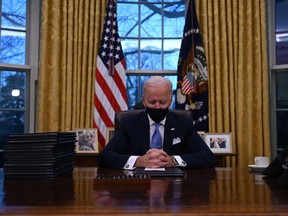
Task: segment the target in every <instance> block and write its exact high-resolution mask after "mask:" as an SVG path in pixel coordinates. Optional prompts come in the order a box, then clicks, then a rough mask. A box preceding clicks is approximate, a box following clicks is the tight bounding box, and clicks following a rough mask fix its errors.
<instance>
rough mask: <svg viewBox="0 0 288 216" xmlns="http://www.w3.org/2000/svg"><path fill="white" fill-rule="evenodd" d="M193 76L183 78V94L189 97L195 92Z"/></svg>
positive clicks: (188, 74) (187, 75)
mask: <svg viewBox="0 0 288 216" xmlns="http://www.w3.org/2000/svg"><path fill="white" fill-rule="evenodd" d="M193 90H194V89H193V76H192V75H191V73H187V74H186V76H185V77H184V78H183V83H182V89H181V91H182V94H183V95H187V94H191V93H192V92H193Z"/></svg>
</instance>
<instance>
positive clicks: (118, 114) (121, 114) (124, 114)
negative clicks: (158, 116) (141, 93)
mask: <svg viewBox="0 0 288 216" xmlns="http://www.w3.org/2000/svg"><path fill="white" fill-rule="evenodd" d="M142 111H144V109H135V110H126V111H120V112H116V113H115V118H114V131H115V132H116V131H117V130H118V129H119V128H120V125H121V119H122V118H125V117H127V116H131V115H136V114H138V113H140V112H142ZM170 111H171V112H175V113H177V114H180V115H183V116H187V117H192V113H191V112H190V111H186V110H170Z"/></svg>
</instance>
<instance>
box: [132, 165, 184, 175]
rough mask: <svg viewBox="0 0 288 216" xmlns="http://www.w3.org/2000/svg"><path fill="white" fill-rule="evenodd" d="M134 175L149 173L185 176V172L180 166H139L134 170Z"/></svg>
mask: <svg viewBox="0 0 288 216" xmlns="http://www.w3.org/2000/svg"><path fill="white" fill-rule="evenodd" d="M134 175H148V176H150V177H184V175H185V172H183V171H182V170H181V169H180V168H178V167H166V168H140V167H137V168H136V169H135V170H134Z"/></svg>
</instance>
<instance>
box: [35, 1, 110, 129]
mask: <svg viewBox="0 0 288 216" xmlns="http://www.w3.org/2000/svg"><path fill="white" fill-rule="evenodd" d="M105 9H106V0H101V1H99V0H73V1H70V0H61V1H59V0H43V1H42V20H41V39H40V49H41V50H40V73H39V83H38V88H39V89H38V109H37V131H38V132H46V131H70V130H75V128H89V127H92V125H93V118H92V116H93V98H94V78H95V68H96V56H97V53H96V52H97V50H98V46H99V43H100V39H101V32H102V30H101V28H102V26H103V22H104V16H105Z"/></svg>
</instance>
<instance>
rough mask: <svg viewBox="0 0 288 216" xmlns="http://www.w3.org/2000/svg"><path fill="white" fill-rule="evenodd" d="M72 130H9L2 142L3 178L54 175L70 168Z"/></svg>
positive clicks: (71, 160) (73, 133) (73, 136)
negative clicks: (41, 131) (31, 131)
mask: <svg viewBox="0 0 288 216" xmlns="http://www.w3.org/2000/svg"><path fill="white" fill-rule="evenodd" d="M76 141H77V140H76V133H75V132H47V133H22V134H20V133H19V134H10V135H9V137H8V142H7V144H6V145H5V146H4V150H3V157H4V166H3V168H4V177H5V178H54V177H57V176H62V175H66V174H69V173H71V172H72V171H73V163H74V155H75V142H76Z"/></svg>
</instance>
